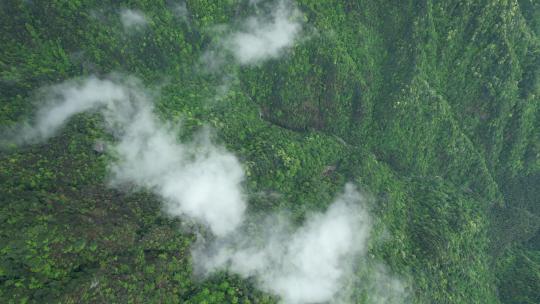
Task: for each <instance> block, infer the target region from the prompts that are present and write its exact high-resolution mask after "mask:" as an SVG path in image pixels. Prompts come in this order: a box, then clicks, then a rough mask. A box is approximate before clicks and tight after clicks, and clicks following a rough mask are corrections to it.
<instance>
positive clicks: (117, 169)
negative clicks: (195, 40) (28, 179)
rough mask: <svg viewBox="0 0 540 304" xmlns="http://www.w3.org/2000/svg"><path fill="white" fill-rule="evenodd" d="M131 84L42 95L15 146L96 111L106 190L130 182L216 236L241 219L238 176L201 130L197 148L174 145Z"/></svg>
mask: <svg viewBox="0 0 540 304" xmlns="http://www.w3.org/2000/svg"><path fill="white" fill-rule="evenodd" d="M138 87H141V84H140V83H138V81H136V80H133V79H131V80H124V81H113V80H101V79H98V78H96V77H89V78H86V79H83V80H82V81H67V82H65V83H62V84H60V85H57V86H53V87H51V88H49V89H48V92H49V94H48V95H47V96H54V99H53V100H52V101H49V102H46V103H45V104H44V106H43V107H42V108H41V109H39V110H38V111H37V116H36V119H35V123H34V124H32V125H30V126H28V127H27V128H24V129H21V130H19V133H18V135H19V136H17V138H19V139H20V140H19V141H18V142H19V143H22V142H35V141H38V140H44V139H47V138H49V137H51V136H53V135H54V134H55V133H56V132H57V131H58V130H59V129H60V128H61V127H62V126H63V125H64V124H65V123H66V122H67V120H68V119H69V118H70V117H72V116H73V115H75V114H78V113H82V112H85V111H91V110H92V111H99V112H100V113H101V114H102V115H103V117H104V120H105V123H106V125H107V129H108V130H109V131H110V132H111V133H112V134H113V135H114V136H115V137H116V139H117V142H116V144H114V145H113V146H112V148H111V150H112V151H113V153H114V155H115V156H116V160H115V161H114V162H113V163H112V164H111V165H110V172H111V184H112V185H114V186H117V185H122V184H133V185H136V186H138V187H142V188H145V189H148V190H150V191H152V192H154V193H156V194H157V195H159V196H161V197H162V198H163V199H164V204H165V208H164V209H165V210H166V211H167V212H168V213H169V214H170V215H172V216H178V217H182V216H187V217H189V218H192V219H195V220H196V221H197V222H199V223H201V224H204V225H206V226H207V227H209V228H210V230H211V231H212V232H213V233H214V234H215V235H218V236H223V235H225V234H227V233H229V232H231V231H233V230H234V229H235V228H236V227H237V226H238V225H240V224H241V222H242V221H243V218H244V211H245V208H246V203H245V200H244V197H243V192H242V185H241V184H242V182H243V180H244V172H243V170H242V167H241V165H240V163H239V161H238V160H237V159H236V157H235V156H234V155H233V154H231V153H229V152H227V151H226V150H225V149H223V148H221V147H219V146H217V145H214V144H213V143H212V142H211V140H210V138H209V134H208V132H206V133H205V132H202V133H200V134H199V136H198V140H197V141H196V142H190V143H180V142H178V140H177V139H176V132H174V129H173V128H172V127H171V126H169V125H167V124H163V123H161V122H160V121H159V119H158V118H157V117H156V116H155V115H154V113H153V107H152V104H151V102H150V100H149V98H148V95H147V94H145V93H144V92H143V91H141V90H140V89H138Z"/></svg>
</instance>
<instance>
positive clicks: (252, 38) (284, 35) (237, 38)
mask: <svg viewBox="0 0 540 304" xmlns="http://www.w3.org/2000/svg"><path fill="white" fill-rule="evenodd" d="M299 16H300V13H299V11H298V10H297V9H296V8H295V7H294V6H293V5H292V4H290V3H287V2H284V1H281V2H279V4H278V5H277V6H276V7H275V8H274V10H273V12H272V16H271V18H270V19H269V20H267V19H266V18H262V17H250V18H248V19H247V20H246V21H245V22H244V24H243V25H242V28H241V30H240V31H238V32H234V33H232V34H231V35H230V36H229V37H227V38H226V42H225V46H226V47H227V48H228V49H229V50H230V51H231V52H232V54H233V55H234V57H235V58H236V60H237V61H238V62H239V63H241V64H255V63H257V62H259V61H262V60H266V59H271V58H276V57H279V56H280V55H281V53H282V52H283V51H284V50H286V49H287V48H290V47H291V46H292V45H293V43H294V41H295V40H296V38H297V37H298V35H299V34H300V31H301V29H302V25H301V23H300V22H299V20H298V17H299Z"/></svg>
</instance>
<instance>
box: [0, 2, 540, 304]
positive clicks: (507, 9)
mask: <svg viewBox="0 0 540 304" xmlns="http://www.w3.org/2000/svg"><path fill="white" fill-rule="evenodd" d="M248 2H249V1H242V0H222V1H204V0H188V1H186V3H185V4H186V5H185V8H186V12H185V14H181V15H179V14H178V12H177V10H175V9H177V6H175V5H176V4H178V3H174V2H173V1H165V0H161V1H158V0H147V1H143V0H140V1H93V0H88V1H82V0H80V1H73V0H69V1H68V0H55V1H15V0H4V1H2V2H0V33H1V34H0V38H1V39H0V123H1V125H2V128H9V127H10V126H15V125H16V124H17V123H18V122H19V121H22V120H24V119H27V118H29V117H32V113H33V109H35V108H36V107H37V106H39V105H40V104H41V103H43V102H45V101H44V100H43V98H41V95H40V90H39V89H40V88H43V87H44V86H48V85H52V84H55V83H58V82H61V81H63V80H66V79H71V78H73V77H80V76H87V75H100V76H106V75H109V74H110V73H122V74H124V75H127V74H129V75H133V76H136V77H138V78H139V79H142V81H143V82H144V84H145V86H147V87H148V89H149V90H155V91H158V92H157V93H156V96H158V97H157V100H156V108H157V111H158V112H159V114H160V115H161V117H162V118H163V120H167V121H172V122H179V121H182V123H183V124H184V126H185V128H184V131H185V132H184V133H185V134H183V136H185V137H189V136H190V134H191V132H193V131H195V130H197V129H198V128H199V127H200V126H202V125H210V126H211V127H213V128H214V129H215V131H216V133H217V136H216V137H217V138H218V139H219V141H220V142H221V143H222V144H223V145H225V146H226V147H227V149H229V150H230V151H232V152H234V153H235V154H236V155H237V156H238V157H239V158H240V160H241V162H242V163H243V165H244V167H245V171H246V175H247V182H246V188H247V192H248V194H250V195H249V208H250V210H252V211H253V212H255V213H256V212H262V213H265V212H270V211H280V210H290V211H291V213H292V214H293V217H294V218H295V219H296V220H298V222H301V221H302V219H303V217H304V215H305V214H306V212H308V211H311V210H322V209H324V208H325V207H327V206H328V204H329V203H330V202H331V200H332V198H333V197H334V196H335V194H336V193H338V192H339V191H340V190H341V189H342V188H343V185H344V184H345V183H346V182H349V181H352V182H354V183H355V184H356V185H358V186H359V187H360V188H361V189H363V190H364V191H365V192H366V193H369V194H370V196H372V197H373V199H372V200H371V203H370V208H371V209H372V213H373V214H374V218H376V219H377V220H376V221H375V226H374V236H375V237H374V238H373V240H372V242H371V243H370V246H369V253H370V255H371V256H372V257H373V259H374V260H376V261H381V262H383V263H385V264H386V265H388V268H389V269H390V270H391V271H392V273H395V274H396V275H399V276H401V277H403V278H404V280H405V281H407V282H409V283H408V284H409V285H410V298H411V300H412V302H413V303H499V302H500V303H540V234H539V227H540V202H539V198H540V157H539V156H540V78H539V77H540V75H539V74H540V4H537V3H536V1H534V0H519V1H518V0H515V1H510V0H507V1H495V0H447V1H435V0H422V1H371V0H359V1H316V0H313V1H309V0H298V1H297V2H296V3H297V6H298V8H299V10H300V11H301V12H302V14H303V15H302V18H303V22H304V23H305V24H304V39H301V41H297V42H296V43H295V45H294V47H293V48H292V49H290V50H288V51H287V52H285V53H284V54H282V56H280V57H279V58H273V59H270V60H267V61H265V62H263V63H261V64H257V65H244V66H240V65H237V64H233V63H227V64H224V65H223V66H221V67H220V69H222V70H224V71H226V72H227V73H229V74H230V75H235V77H233V79H232V80H230V81H228V82H227V90H226V91H225V93H223V94H221V93H220V92H221V91H220V88H221V87H222V85H223V77H222V74H221V72H220V73H219V74H216V73H204V72H201V69H202V68H201V61H200V59H201V57H202V56H203V55H204V53H205V51H206V50H208V49H211V48H212V47H213V46H215V45H217V44H218V43H219V40H220V38H221V35H220V33H219V31H217V30H216V28H217V26H218V25H220V24H229V25H230V26H234V24H235V20H238V19H240V18H245V17H246V16H249V15H250V14H255V13H260V11H258V8H257V6H253V5H249V4H248ZM263 2H264V1H263ZM122 8H131V9H137V10H140V11H141V12H144V14H145V15H146V17H147V18H148V20H149V21H148V25H147V26H146V27H145V28H144V29H141V30H138V31H135V32H133V33H126V32H125V31H124V30H123V28H122V23H121V22H120V20H119V18H118V12H119V11H120V9H122ZM175 12H176V13H175ZM216 96H218V97H216ZM101 122H102V118H101V117H99V116H98V115H94V114H92V113H90V114H82V115H78V116H76V117H75V118H74V119H72V120H70V122H69V124H68V126H67V127H66V128H64V129H62V131H61V133H60V134H58V135H57V136H55V137H54V138H52V139H51V140H49V141H46V142H44V143H39V144H35V145H26V146H22V147H15V146H13V145H11V146H9V147H4V148H3V149H2V150H1V151H0V222H2V223H3V224H2V226H1V227H2V228H1V229H0V286H1V287H0V301H1V302H3V303H12V302H13V303H19V302H35V303H44V302H55V303H56V302H61V303H76V302H77V303H78V302H81V301H82V302H99V303H125V302H130V303H159V302H165V303H168V302H171V303H273V302H275V301H277V298H276V297H274V296H272V295H270V294H266V293H263V292H261V291H258V290H257V289H256V288H255V287H254V284H253V282H251V281H250V280H243V279H241V278H240V277H238V276H236V275H234V274H230V273H226V272H222V273H219V274H217V275H215V276H213V277H211V278H210V279H208V280H199V279H197V278H196V277H195V276H194V274H193V270H192V265H191V257H190V248H191V245H193V243H194V242H195V239H196V233H194V232H190V230H187V229H184V228H182V227H184V225H185V223H183V222H182V221H181V220H178V219H171V218H169V217H167V216H166V215H164V214H163V213H162V212H161V209H160V208H161V207H160V202H159V199H158V198H156V197H154V196H153V195H151V194H149V193H145V192H141V191H135V192H133V191H132V192H125V191H119V190H115V189H111V188H110V187H108V186H107V163H108V161H109V157H110V156H109V155H106V154H101V153H97V152H95V151H94V144H95V142H96V140H98V139H100V138H103V137H107V136H108V135H106V134H105V131H104V130H103V128H102V127H101ZM260 193H279V194H280V195H275V196H261V195H257V194H260ZM358 276H359V277H363V276H367V277H369V276H368V275H367V274H365V273H363V270H362V269H361V270H359V271H358ZM366 280H368V279H366ZM369 293H370V288H367V287H366V288H365V289H358V290H357V291H356V294H355V295H354V297H353V299H354V301H355V302H358V303H369V301H368V299H369V298H370V297H369Z"/></svg>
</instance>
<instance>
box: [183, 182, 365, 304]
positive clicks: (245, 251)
mask: <svg viewBox="0 0 540 304" xmlns="http://www.w3.org/2000/svg"><path fill="white" fill-rule="evenodd" d="M291 227H292V224H291V223H290V221H289V220H288V219H287V218H284V217H283V216H271V217H269V219H268V220H267V222H266V225H265V226H264V228H263V229H262V232H258V234H256V235H252V234H250V233H239V232H237V233H235V234H234V235H233V236H232V237H230V238H227V239H218V240H217V241H215V242H214V243H212V244H210V245H206V246H205V245H201V246H200V247H199V248H196V249H195V250H194V252H193V260H194V262H195V265H196V266H197V267H198V268H199V270H200V271H203V272H207V273H208V272H212V271H216V270H219V269H227V270H229V271H231V272H234V273H238V274H240V275H241V276H243V277H254V278H256V280H257V282H258V284H259V286H260V288H261V289H263V290H265V291H268V292H271V293H274V294H277V295H279V296H280V298H281V299H282V300H283V301H284V302H285V303H290V304H300V303H320V302H327V301H331V300H332V299H334V298H336V297H337V296H338V294H339V293H340V291H341V290H342V288H343V284H344V282H346V281H347V280H350V279H351V276H354V273H353V269H354V267H353V264H354V262H355V261H356V259H357V258H358V257H359V256H361V255H362V254H364V253H365V252H366V248H367V242H368V238H369V234H370V228H371V220H370V217H369V215H368V213H367V211H366V209H365V208H364V206H363V198H362V196H361V195H360V194H359V193H358V192H357V191H356V190H355V189H354V187H353V186H352V185H347V186H346V187H345V191H344V193H343V194H341V195H340V196H339V197H338V198H337V199H336V200H335V201H334V203H333V204H332V205H331V206H330V207H329V208H328V210H327V211H326V212H325V213H315V214H311V215H310V216H308V218H307V220H306V222H305V223H304V225H303V226H301V227H300V228H298V229H297V230H296V231H292V229H291Z"/></svg>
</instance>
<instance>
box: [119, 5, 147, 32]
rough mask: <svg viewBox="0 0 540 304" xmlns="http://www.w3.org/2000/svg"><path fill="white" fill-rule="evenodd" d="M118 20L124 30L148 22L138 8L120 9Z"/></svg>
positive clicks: (138, 26) (141, 25) (143, 25)
mask: <svg viewBox="0 0 540 304" xmlns="http://www.w3.org/2000/svg"><path fill="white" fill-rule="evenodd" d="M120 20H121V21H122V25H123V26H124V29H126V30H131V29H136V28H142V27H145V26H146V25H147V24H148V20H147V18H146V16H145V15H144V14H143V13H142V12H141V11H139V10H132V9H122V10H121V11H120Z"/></svg>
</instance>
